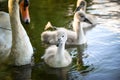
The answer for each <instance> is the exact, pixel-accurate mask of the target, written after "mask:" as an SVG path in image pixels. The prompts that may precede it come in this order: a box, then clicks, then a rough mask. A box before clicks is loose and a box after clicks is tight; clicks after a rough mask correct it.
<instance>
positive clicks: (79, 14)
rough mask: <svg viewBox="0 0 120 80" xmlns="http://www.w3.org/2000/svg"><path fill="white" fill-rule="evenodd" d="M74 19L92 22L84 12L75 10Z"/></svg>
mask: <svg viewBox="0 0 120 80" xmlns="http://www.w3.org/2000/svg"><path fill="white" fill-rule="evenodd" d="M74 21H75V22H81V21H82V22H87V23H90V24H92V22H91V21H89V20H88V19H87V17H86V14H85V12H83V11H77V12H75V14H74Z"/></svg>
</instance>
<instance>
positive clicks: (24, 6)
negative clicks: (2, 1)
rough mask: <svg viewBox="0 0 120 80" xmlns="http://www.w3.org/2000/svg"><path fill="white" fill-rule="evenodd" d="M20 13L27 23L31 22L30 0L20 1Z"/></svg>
mask: <svg viewBox="0 0 120 80" xmlns="http://www.w3.org/2000/svg"><path fill="white" fill-rule="evenodd" d="M20 13H21V17H22V20H23V22H25V23H26V24H29V23H30V15H29V0H21V1H20Z"/></svg>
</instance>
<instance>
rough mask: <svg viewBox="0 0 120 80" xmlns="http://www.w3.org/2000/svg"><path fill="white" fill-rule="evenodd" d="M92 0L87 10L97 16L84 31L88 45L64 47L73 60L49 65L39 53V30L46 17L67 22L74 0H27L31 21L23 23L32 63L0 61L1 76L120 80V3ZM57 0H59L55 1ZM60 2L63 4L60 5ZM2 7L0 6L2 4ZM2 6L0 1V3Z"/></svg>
mask: <svg viewBox="0 0 120 80" xmlns="http://www.w3.org/2000/svg"><path fill="white" fill-rule="evenodd" d="M111 1H112V0H93V2H92V3H93V4H92V5H91V6H89V7H87V12H88V13H90V14H94V15H96V16H97V17H98V21H99V22H98V23H99V24H97V25H96V26H95V27H94V28H93V29H91V30H90V31H88V32H87V33H86V36H87V39H88V42H87V46H76V47H75V48H69V49H67V50H68V51H69V52H70V53H71V55H72V56H73V63H72V64H71V65H70V66H69V67H67V68H61V69H54V68H49V67H48V66H47V65H46V64H45V63H43V60H41V59H40V57H41V56H42V55H43V54H44V50H45V47H43V46H44V45H42V44H41V41H40V34H41V32H42V31H43V30H44V26H45V25H46V23H47V22H48V21H50V22H52V24H54V25H56V26H65V27H67V26H66V23H68V22H69V21H70V20H71V19H72V17H73V11H74V9H75V3H76V1H74V0H36V1H34V0H30V2H31V6H30V12H31V13H30V14H31V23H30V25H24V26H25V29H26V30H27V32H28V35H29V36H30V39H31V42H32V45H33V47H34V49H35V55H34V57H35V62H36V65H35V66H34V67H32V69H31V67H28V66H24V67H12V68H11V67H9V66H7V65H6V64H5V65H0V66H1V68H0V79H1V80H31V79H32V80H48V79H50V80H119V79H120V75H119V74H120V67H119V66H120V54H119V53H120V49H119V46H120V18H119V16H120V14H119V13H120V10H119V9H120V5H119V0H118V3H117V2H115V1H117V0H114V1H112V2H111ZM58 3H59V4H58ZM61 6H62V7H61ZM2 8H3V7H2ZM0 10H1V4H0Z"/></svg>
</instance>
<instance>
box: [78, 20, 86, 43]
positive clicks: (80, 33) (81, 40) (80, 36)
mask: <svg viewBox="0 0 120 80" xmlns="http://www.w3.org/2000/svg"><path fill="white" fill-rule="evenodd" d="M76 33H77V43H78V44H84V43H86V37H85V33H84V31H83V27H82V26H81V25H80V22H76Z"/></svg>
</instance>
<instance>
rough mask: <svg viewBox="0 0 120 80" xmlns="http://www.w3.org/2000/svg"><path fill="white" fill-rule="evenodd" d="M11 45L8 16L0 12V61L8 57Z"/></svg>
mask: <svg viewBox="0 0 120 80" xmlns="http://www.w3.org/2000/svg"><path fill="white" fill-rule="evenodd" d="M11 43H12V31H11V26H10V18H9V14H8V13H5V12H2V11H1V12H0V59H5V58H7V57H8V55H9V53H10V50H11V45H12V44H11Z"/></svg>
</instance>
